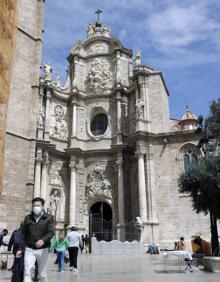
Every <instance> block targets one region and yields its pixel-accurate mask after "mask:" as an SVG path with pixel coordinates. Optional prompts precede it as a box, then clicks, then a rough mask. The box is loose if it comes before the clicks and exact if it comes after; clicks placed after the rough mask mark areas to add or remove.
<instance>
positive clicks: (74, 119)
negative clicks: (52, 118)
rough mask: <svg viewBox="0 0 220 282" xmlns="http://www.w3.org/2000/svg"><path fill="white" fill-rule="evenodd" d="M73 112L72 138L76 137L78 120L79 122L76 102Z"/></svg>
mask: <svg viewBox="0 0 220 282" xmlns="http://www.w3.org/2000/svg"><path fill="white" fill-rule="evenodd" d="M72 105H73V112H72V137H76V126H77V123H76V120H77V111H76V110H77V105H76V102H75V101H73V104H72Z"/></svg>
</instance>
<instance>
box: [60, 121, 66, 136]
mask: <svg viewBox="0 0 220 282" xmlns="http://www.w3.org/2000/svg"><path fill="white" fill-rule="evenodd" d="M67 135H68V130H67V124H66V121H65V120H64V119H63V120H61V122H60V138H61V139H62V140H66V139H67Z"/></svg>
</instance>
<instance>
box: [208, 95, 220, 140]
mask: <svg viewBox="0 0 220 282" xmlns="http://www.w3.org/2000/svg"><path fill="white" fill-rule="evenodd" d="M206 125H207V128H208V130H209V131H210V132H211V134H212V136H213V137H215V138H219V136H220V98H219V99H218V100H217V101H212V102H211V105H210V114H209V116H208V118H207V119H206Z"/></svg>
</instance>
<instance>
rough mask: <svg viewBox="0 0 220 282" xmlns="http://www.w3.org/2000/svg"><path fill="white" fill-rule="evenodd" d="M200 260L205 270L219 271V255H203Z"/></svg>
mask: <svg viewBox="0 0 220 282" xmlns="http://www.w3.org/2000/svg"><path fill="white" fill-rule="evenodd" d="M202 262H203V266H204V269H205V270H209V271H212V272H219V273H220V257H203V258H202Z"/></svg>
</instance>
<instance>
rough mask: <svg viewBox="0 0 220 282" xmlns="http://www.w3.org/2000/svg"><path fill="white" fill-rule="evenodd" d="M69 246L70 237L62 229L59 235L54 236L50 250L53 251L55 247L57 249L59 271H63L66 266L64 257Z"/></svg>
mask: <svg viewBox="0 0 220 282" xmlns="http://www.w3.org/2000/svg"><path fill="white" fill-rule="evenodd" d="M68 247H69V242H68V239H67V238H65V236H64V233H63V232H62V231H60V232H59V235H58V236H56V237H55V238H54V240H53V241H52V244H51V247H50V251H51V252H52V251H53V250H54V249H56V251H57V262H58V268H59V272H63V268H64V257H65V252H66V250H67V249H68Z"/></svg>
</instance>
